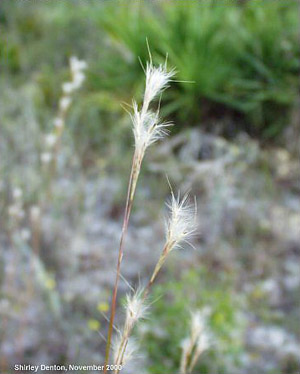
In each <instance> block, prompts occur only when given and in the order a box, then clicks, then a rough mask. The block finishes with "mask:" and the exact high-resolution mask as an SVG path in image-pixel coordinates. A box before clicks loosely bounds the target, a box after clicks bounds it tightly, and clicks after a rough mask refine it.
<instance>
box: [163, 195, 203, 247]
mask: <svg viewBox="0 0 300 374" xmlns="http://www.w3.org/2000/svg"><path fill="white" fill-rule="evenodd" d="M188 198H189V196H188V195H187V194H186V195H184V196H183V198H182V199H181V198H180V195H179V194H178V196H177V197H175V196H174V194H173V193H172V196H171V200H170V201H169V202H168V203H167V207H168V208H169V211H170V216H169V218H168V219H167V221H166V237H167V239H166V240H167V243H169V246H170V250H172V249H174V248H176V247H177V248H178V247H181V246H182V244H183V243H188V244H190V243H189V239H190V238H191V237H192V236H193V234H194V233H195V230H196V219H195V208H194V206H193V205H191V204H190V203H189V201H188Z"/></svg>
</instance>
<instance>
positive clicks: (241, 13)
mask: <svg viewBox="0 0 300 374" xmlns="http://www.w3.org/2000/svg"><path fill="white" fill-rule="evenodd" d="M298 8H299V4H298V3H297V2H296V1H289V0H288V1H284V2H280V1H266V2H262V1H248V2H245V3H243V4H242V5H241V4H234V3H232V4H231V5H227V4H226V5H225V4H220V3H218V2H216V1H205V2H204V1H203V2H200V1H197V2H196V1H190V2H180V1H178V2H174V3H172V4H170V3H169V2H165V1H163V2H160V3H156V4H151V5H149V4H148V3H146V2H145V3H141V4H137V3H136V2H132V3H129V4H126V6H125V5H124V4H123V5H121V4H119V6H116V4H113V6H110V7H109V6H108V7H107V8H105V12H102V13H101V15H97V17H99V24H100V26H101V27H103V28H104V30H105V31H106V32H108V33H109V34H110V36H111V39H112V40H113V41H114V42H115V43H116V46H115V48H112V53H111V54H110V57H109V66H107V67H105V74H107V76H108V77H110V78H111V79H108V80H107V82H109V83H107V84H108V86H107V89H110V90H115V89H117V88H118V87H126V86H127V87H128V88H130V89H140V87H139V86H138V87H135V86H134V82H135V81H138V82H141V79H139V78H141V77H139V74H140V73H139V66H138V65H139V61H138V59H137V58H135V57H134V56H140V57H141V60H142V61H144V60H145V56H146V55H147V50H146V46H145V39H146V37H147V38H148V40H149V43H150V47H151V51H153V54H154V55H155V56H156V58H157V59H158V60H163V59H164V57H165V54H166V52H167V53H168V61H169V64H170V66H176V69H177V70H178V74H177V79H178V80H179V81H187V80H188V81H193V82H194V83H184V82H179V83H178V84H177V85H176V87H175V88H174V89H173V90H171V91H170V93H169V106H168V107H167V109H166V110H167V111H168V112H169V113H170V114H172V115H174V116H176V117H177V120H178V119H179V120H180V122H181V124H186V123H188V124H189V125H195V124H198V123H199V122H200V121H201V120H203V119H204V120H205V119H207V118H209V119H211V118H218V117H220V116H224V115H227V114H229V115H233V117H235V118H236V117H237V116H239V115H241V118H242V120H241V122H242V125H243V128H242V129H245V128H246V130H248V131H249V132H250V133H252V134H253V135H263V136H266V137H272V136H275V135H278V134H279V133H280V132H281V130H282V129H283V128H284V127H285V126H286V125H288V119H287V118H286V116H287V114H288V113H289V110H290V109H291V107H292V106H293V104H294V101H295V98H296V97H297V89H298V79H297V76H298V73H299V43H298V30H299V20H298V17H297V14H298V11H297V10H298ZM116 50H117V51H119V53H117V54H116ZM99 65H101V66H105V65H103V62H102V61H99Z"/></svg>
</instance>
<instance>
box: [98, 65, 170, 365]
mask: <svg viewBox="0 0 300 374" xmlns="http://www.w3.org/2000/svg"><path fill="white" fill-rule="evenodd" d="M145 73H146V85H145V92H144V99H143V104H142V106H141V108H139V107H138V105H137V103H136V102H135V101H133V112H132V113H131V114H130V116H131V120H132V124H133V133H134V141H135V151H134V155H133V159H132V166H131V172H130V177H129V184H128V190H127V199H126V207H125V214H124V220H123V228H122V234H121V239H120V246H119V254H118V262H117V271H116V280H115V285H114V290H113V295H112V302H111V314H110V322H109V329H108V335H107V345H106V354H105V365H107V364H108V362H109V353H110V345H111V337H112V331H113V323H114V318H115V312H116V302H117V290H118V284H119V278H120V269H121V262H122V258H123V246H124V239H125V236H126V232H127V227H128V222H129V217H130V213H131V208H132V204H133V199H134V195H135V190H136V185H137V181H138V178H139V174H140V169H141V165H142V161H143V158H144V155H145V152H146V150H147V148H148V147H149V146H150V145H151V144H153V143H155V142H156V141H157V140H159V139H161V138H162V137H163V136H164V135H166V134H167V127H168V126H169V125H170V124H169V123H164V122H161V120H160V118H159V110H157V111H156V112H153V111H151V110H150V109H149V106H150V104H151V102H152V101H153V100H154V99H155V98H156V97H157V96H158V95H159V94H160V93H161V92H162V91H163V90H164V89H165V88H166V87H167V86H168V83H169V82H170V80H171V78H172V77H173V75H174V74H175V71H174V70H171V71H167V69H166V65H159V66H158V67H155V66H153V64H152V62H148V63H147V68H146V71H145Z"/></svg>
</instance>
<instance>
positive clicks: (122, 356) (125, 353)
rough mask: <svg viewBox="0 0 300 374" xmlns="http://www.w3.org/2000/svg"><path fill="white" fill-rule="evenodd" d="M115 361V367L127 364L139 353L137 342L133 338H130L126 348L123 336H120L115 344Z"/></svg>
mask: <svg viewBox="0 0 300 374" xmlns="http://www.w3.org/2000/svg"><path fill="white" fill-rule="evenodd" d="M112 348H113V361H114V364H115V365H125V364H127V363H128V362H129V361H130V360H131V359H132V358H133V357H134V356H135V355H136V352H137V351H138V347H137V344H136V341H135V340H134V339H133V338H129V339H128V340H127V342H126V347H124V340H123V339H122V335H121V334H119V335H118V336H117V338H116V340H115V341H114V342H113V346H112Z"/></svg>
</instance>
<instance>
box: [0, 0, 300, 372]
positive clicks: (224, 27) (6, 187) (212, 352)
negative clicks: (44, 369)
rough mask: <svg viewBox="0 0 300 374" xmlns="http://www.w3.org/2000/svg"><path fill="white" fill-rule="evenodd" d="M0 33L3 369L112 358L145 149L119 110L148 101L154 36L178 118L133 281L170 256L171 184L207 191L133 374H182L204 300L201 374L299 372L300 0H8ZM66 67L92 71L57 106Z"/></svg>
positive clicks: (154, 165)
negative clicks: (130, 192)
mask: <svg viewBox="0 0 300 374" xmlns="http://www.w3.org/2000/svg"><path fill="white" fill-rule="evenodd" d="M0 22H1V29H2V32H1V40H0V68H1V73H2V74H1V82H0V85H1V88H0V95H1V102H2V105H1V108H0V112H1V123H0V160H1V161H0V175H1V178H0V212H1V218H0V225H1V232H0V245H1V252H0V267H1V270H0V287H1V288H0V320H1V325H0V328H1V330H0V334H1V335H0V344H1V345H0V362H1V373H12V372H14V371H13V369H12V367H13V365H14V364H15V363H30V364H41V363H44V364H68V363H74V364H93V363H95V364H101V363H103V353H104V348H105V343H104V341H103V339H102V337H101V336H100V335H101V334H100V333H102V334H104V335H105V334H106V329H107V322H106V320H105V317H104V315H105V314H108V308H109V302H110V297H111V291H112V285H113V281H114V277H115V270H114V269H115V265H116V260H117V248H118V241H119V237H120V231H121V225H122V219H123V209H124V201H125V197H126V188H127V180H128V176H129V168H130V162H131V156H132V151H133V137H132V131H131V123H130V118H129V116H128V114H127V113H126V111H125V110H124V108H123V107H124V106H125V105H126V104H125V103H129V104H130V103H131V100H132V98H133V97H135V98H136V99H137V101H138V102H141V100H142V93H143V88H144V72H143V69H142V66H141V62H142V63H143V64H144V65H145V63H146V61H147V59H148V57H149V56H148V51H147V45H146V38H147V39H148V42H149V45H150V49H151V52H152V57H153V61H154V63H155V64H159V63H163V62H164V61H165V58H166V54H168V66H169V67H170V68H173V67H174V68H176V70H177V75H176V80H177V82H173V83H172V84H171V87H170V88H169V89H168V90H167V91H166V92H165V93H164V94H163V97H162V102H161V112H162V115H163V117H164V118H165V119H166V120H170V121H173V122H174V123H175V125H174V126H173V127H172V129H171V135H170V137H168V138H167V139H166V140H164V141H163V142H161V143H159V144H156V145H154V146H153V147H151V148H150V149H149V150H148V153H147V157H146V159H145V162H144V165H143V170H142V175H141V178H140V181H139V185H138V191H137V196H136V200H135V204H134V210H133V214H132V219H131V223H130V228H129V232H128V237H127V241H126V248H125V258H124V262H123V268H122V275H123V277H124V279H126V281H127V282H129V283H130V284H131V285H138V284H143V283H144V282H145V281H146V280H147V279H148V277H149V275H150V274H151V272H152V269H153V266H154V265H155V263H156V261H157V259H158V256H159V254H160V251H161V248H162V245H163V242H164V228H163V216H164V213H165V209H164V201H165V199H166V197H167V196H168V195H169V193H170V190H169V186H168V183H167V180H166V174H167V175H168V177H169V179H170V181H171V184H172V186H173V187H174V189H175V190H181V191H190V192H191V194H192V195H196V197H197V202H198V209H197V216H198V220H199V225H198V226H199V227H198V234H197V236H196V238H195V239H194V241H193V245H194V246H195V248H196V250H194V249H193V248H184V249H183V250H176V251H174V252H172V255H171V256H170V258H169V259H168V262H167V265H166V266H165V267H164V269H163V272H162V273H161V274H160V276H159V278H158V282H157V283H156V286H155V287H154V289H153V300H155V302H154V303H153V305H152V307H151V312H150V316H149V318H148V319H147V320H146V321H144V322H143V323H141V324H140V325H139V326H138V328H137V330H136V331H135V335H136V337H137V340H138V341H139V342H140V352H139V355H138V357H137V359H136V360H134V363H133V367H134V371H135V372H139V373H149V374H151V373H152V374H157V373H164V374H171V373H177V372H179V365H180V355H181V353H180V352H181V348H180V344H181V342H182V339H183V338H184V337H185V336H186V335H187V332H188V324H189V319H190V314H189V313H190V310H195V309H197V308H202V307H208V308H209V310H210V316H209V319H208V329H209V331H210V333H211V335H212V337H213V339H212V345H211V347H210V349H209V350H208V351H207V352H206V353H205V354H204V355H203V356H202V357H201V360H200V361H199V364H198V365H197V366H196V368H195V370H194V374H199V373H207V374H209V373H214V374H216V373H224V374H227V373H228V374H234V373H245V374H247V373H249V374H254V373H260V374H262V373H264V374H281V373H285V374H295V373H296V371H297V370H299V358H300V355H299V352H300V329H299V326H300V324H299V322H300V321H299V301H300V300H299V298H300V297H299V291H300V272H299V258H300V246H299V239H300V233H299V225H300V205H299V192H300V186H299V174H300V173H299V164H298V158H297V157H298V153H297V152H298V149H299V123H300V109H299V102H300V100H299V68H300V63H299V57H300V48H299V46H300V44H299V36H300V27H299V2H298V1H292V0H284V1H275V0H274V1H271V0H269V1H232V2H230V4H229V3H227V2H226V4H225V2H223V4H222V2H219V1H211V0H206V1H163V0H162V1H153V2H150V1H149V2H146V1H129V2H122V1H121V2H118V1H114V2H112V1H94V0H90V1H76V2H71V1H57V2H46V1H45V2H42V1H41V2H33V1H32V2H29V1H20V2H11V1H8V0H6V1H5V0H4V1H1V4H0ZM71 56H77V57H78V58H79V59H80V60H84V61H85V62H86V64H87V65H88V67H87V68H86V69H85V70H84V73H85V75H86V78H85V81H84V82H83V84H82V86H81V87H80V88H79V89H78V90H76V91H75V92H74V93H72V102H71V103H67V102H66V101H65V104H62V99H61V98H62V96H63V93H62V84H63V83H64V82H66V81H68V80H70V68H69V58H70V57H71ZM140 61H141V62H140ZM184 81H192V82H193V83H188V82H184ZM59 103H60V104H59ZM68 106H69V107H68ZM66 107H68V108H67V109H68V110H66ZM125 107H126V106H125ZM62 110H63V111H64V110H65V112H63V114H61V112H62ZM59 119H63V121H64V124H65V126H64V131H63V132H61V133H60V141H59V148H57V149H55V152H56V159H55V167H52V166H53V165H54V163H53V162H52V161H53V160H51V158H52V157H53V153H51V152H53V150H52V149H51V147H52V146H53V137H52V138H51V136H49V135H51V134H52V135H53V131H54V130H53V129H55V131H56V133H55V134H56V135H57V131H60V129H61V127H60V122H59V121H58V120H59ZM54 125H56V127H55V126H54ZM51 139H52V141H51ZM51 165H52V166H51ZM128 289H129V288H128V285H127V284H126V282H125V281H123V280H122V282H121V284H120V303H119V305H121V304H122V298H123V297H124V294H125V293H126V292H128ZM117 314H118V317H117V321H116V322H117V324H120V323H121V322H122V320H123V314H122V310H121V309H119V310H118V312H117ZM99 331H100V333H99ZM132 370H133V369H132V368H131V369H130V367H129V366H128V368H127V371H126V370H125V369H124V371H123V372H124V374H125V372H129V373H132V372H133V371H132Z"/></svg>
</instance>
